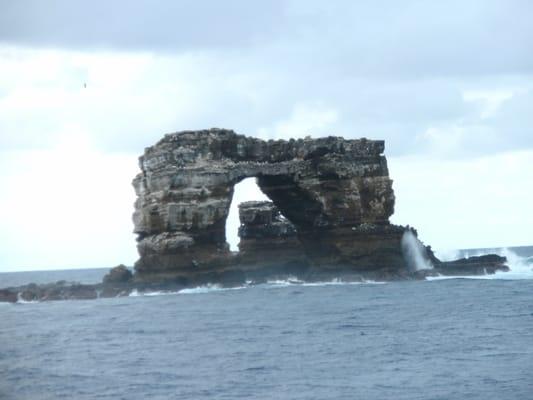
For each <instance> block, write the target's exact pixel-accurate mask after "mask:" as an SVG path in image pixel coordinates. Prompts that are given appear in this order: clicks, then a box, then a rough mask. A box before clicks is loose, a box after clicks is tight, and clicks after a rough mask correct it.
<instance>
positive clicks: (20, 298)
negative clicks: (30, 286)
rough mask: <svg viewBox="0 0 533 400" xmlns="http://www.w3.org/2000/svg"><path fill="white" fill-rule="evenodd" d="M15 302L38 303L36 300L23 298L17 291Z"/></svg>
mask: <svg viewBox="0 0 533 400" xmlns="http://www.w3.org/2000/svg"><path fill="white" fill-rule="evenodd" d="M17 303H19V304H35V303H39V301H38V300H24V299H23V298H22V296H21V295H20V293H17Z"/></svg>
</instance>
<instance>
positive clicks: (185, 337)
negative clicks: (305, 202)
mask: <svg viewBox="0 0 533 400" xmlns="http://www.w3.org/2000/svg"><path fill="white" fill-rule="evenodd" d="M519 261H520V263H519V265H517V266H516V268H514V270H513V271H511V272H512V273H514V275H513V274H511V275H510V276H511V277H512V279H508V278H507V277H508V276H500V275H496V276H493V277H491V279H442V280H439V279H437V280H432V281H420V282H391V283H384V284H377V283H367V284H352V285H350V284H326V283H324V284H314V285H296V284H288V283H283V282H277V283H276V282H273V283H271V284H267V285H262V286H256V287H246V288H240V289H233V290H222V289H216V288H198V289H190V290H186V291H183V292H180V293H174V294H166V295H162V294H159V295H153V296H148V295H145V296H131V297H126V298H113V299H98V300H88V301H82V300H76V301H57V302H43V303H25V304H18V303H17V304H0V321H1V322H0V399H15V400H19V399H21V400H24V399H28V400H29V399H31V400H34V399H43V400H47V399H62V398H64V399H127V400H134V399H238V398H245V399H388V398H394V399H409V400H415V399H442V400H445V399H446V400H448V399H469V400H471V399H483V400H490V399H498V400H501V399H525V400H526V399H527V400H529V399H532V398H533V279H532V278H533V265H532V264H531V262H530V260H529V261H528V260H527V259H525V260H524V259H520V260H519ZM64 272H65V274H64V276H63V279H66V280H84V279H85V280H89V278H88V276H87V273H88V272H87V271H77V272H76V271H68V272H67V271H64ZM104 272H105V270H103V271H102V270H100V273H104ZM91 273H93V274H96V272H95V271H92V272H91ZM25 274H28V275H27V276H26V278H30V275H31V274H33V273H29V272H28V273H25ZM76 274H78V279H76V277H75V275H76ZM0 275H4V274H0ZM82 275H83V276H85V278H80V277H81V276H82ZM0 278H1V276H0ZM3 278H5V276H4V277H3ZM54 279H56V278H55V277H54ZM29 280H31V279H29ZM27 281H28V279H26V282H24V283H27ZM0 282H2V281H0ZM4 282H5V279H4ZM0 286H4V285H3V284H1V285H0Z"/></svg>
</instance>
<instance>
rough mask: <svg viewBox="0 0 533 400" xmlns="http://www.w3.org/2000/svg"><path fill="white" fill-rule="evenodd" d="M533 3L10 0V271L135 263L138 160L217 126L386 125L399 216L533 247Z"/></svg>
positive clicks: (424, 226) (5, 257) (4, 227)
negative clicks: (156, 147)
mask: <svg viewBox="0 0 533 400" xmlns="http://www.w3.org/2000/svg"><path fill="white" fill-rule="evenodd" d="M532 19H533V2H531V1H529V0H470V1H468V2H466V1H463V0H461V1H455V0H450V1H446V2H441V1H415V0H403V1H396V0H394V1H392V0H391V1H386V0H375V1H370V0H369V1H357V2H355V1H350V0H346V1H335V0H332V1H328V2H323V1H315V0H305V1H300V0H294V1H292V0H286V1H281V0H270V1H268V2H252V1H247V0H225V1H224V2H219V1H214V0H213V1H206V0H194V1H193V0H179V1H175V0H154V1H141V0H137V1H133V0H115V1H112V2H109V1H103V0H93V1H90V2H87V1H80V0H48V1H46V2H43V1H39V0H17V1H11V0H0V272H1V271H15V270H37V269H62V268H90V267H111V266H114V265H117V264H119V263H124V264H127V265H132V264H133V263H134V261H135V260H136V258H137V253H136V248H135V236H134V235H133V233H132V230H133V224H132V221H131V214H132V212H133V202H134V200H135V195H134V192H133V188H132V186H131V181H132V179H133V177H134V176H135V175H136V174H137V173H138V172H139V169H138V164H137V158H138V156H139V155H141V154H142V152H143V150H144V148H145V147H147V146H150V145H152V144H154V143H155V142H156V141H157V140H158V139H160V138H161V137H162V136H163V135H164V134H165V133H169V132H175V131H180V130H186V129H187V130H189V129H203V128H211V127H220V128H228V129H234V130H235V131H237V132H238V133H241V134H246V135H251V136H257V137H261V138H264V139H270V138H275V139H279V138H282V139H289V138H291V137H294V138H298V137H304V136H307V135H310V136H312V137H320V136H324V135H335V136H343V137H345V138H360V137H366V138H371V139H384V140H385V142H386V150H385V154H386V156H387V159H388V162H389V170H390V175H391V178H392V179H393V180H394V183H393V188H394V190H395V194H396V199H397V201H396V207H395V209H396V211H395V214H394V216H393V217H392V222H394V223H398V224H409V225H411V226H414V227H416V228H417V229H418V232H419V237H420V238H421V239H422V241H424V242H425V243H426V244H430V245H431V246H432V247H433V248H434V249H437V250H439V251H445V250H450V249H457V248H476V247H492V246H517V245H533V234H532V233H533V228H532V227H533V212H532V211H531V207H532V205H533V185H532V182H533V168H532V167H533V51H531V43H532V40H533V24H531V20H532ZM85 86H86V87H85ZM260 195H261V194H260V193H259V192H258V190H257V188H256V187H255V184H254V182H253V180H252V181H246V182H244V183H243V184H241V185H240V186H239V187H238V188H237V192H236V198H238V200H247V199H255V198H259V196H260ZM232 207H233V208H235V204H234V205H232ZM235 217H236V216H235V212H234V211H233V212H232V214H231V218H230V220H229V222H228V225H229V228H230V230H231V231H232V232H234V231H235V228H236V224H237V221H236V219H235ZM232 235H233V236H232V238H230V241H231V243H232V245H233V246H235V244H236V238H235V237H234V234H232Z"/></svg>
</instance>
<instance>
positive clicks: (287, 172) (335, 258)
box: [133, 129, 404, 281]
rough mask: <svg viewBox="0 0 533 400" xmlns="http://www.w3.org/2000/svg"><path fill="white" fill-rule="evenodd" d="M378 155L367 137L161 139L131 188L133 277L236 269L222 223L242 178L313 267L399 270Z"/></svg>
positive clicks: (196, 135)
mask: <svg viewBox="0 0 533 400" xmlns="http://www.w3.org/2000/svg"><path fill="white" fill-rule="evenodd" d="M383 151H384V142H383V141H374V140H367V139H359V140H345V139H343V138H339V137H327V138H320V139H298V140H289V141H285V140H277V141H272V140H271V141H263V140H261V139H257V138H251V137H246V136H243V135H237V134H236V133H235V132H233V131H229V130H222V129H211V130H205V131H190V132H179V133H175V134H170V135H166V136H165V137H164V138H163V139H162V140H161V141H159V142H158V143H157V144H156V145H154V146H152V147H149V148H147V149H146V150H145V153H144V155H143V156H142V157H141V158H140V167H141V173H140V174H139V175H138V176H137V177H136V178H135V180H134V182H133V184H134V187H135V190H136V193H137V196H138V197H137V201H136V203H135V213H134V216H133V219H134V224H135V232H136V233H137V234H138V250H139V254H140V259H139V260H138V261H137V263H136V265H135V270H136V274H135V276H136V279H137V280H141V281H157V280H168V279H170V278H172V277H184V278H187V279H190V278H193V277H194V276H197V275H201V274H205V273H207V272H220V271H225V270H228V269H235V266H236V262H237V263H238V259H237V260H236V258H235V256H234V255H233V254H232V253H231V252H230V251H229V247H228V244H227V243H226V237H225V223H226V218H227V216H228V212H229V207H230V203H231V199H232V196H233V187H234V185H235V184H236V183H238V182H239V181H241V180H242V179H244V178H247V177H256V178H257V183H258V185H259V187H260V188H261V190H262V191H263V192H264V193H265V194H266V195H267V196H268V197H269V198H270V199H271V200H272V201H273V203H274V204H275V206H276V207H277V209H278V210H279V211H280V212H281V213H282V214H283V215H284V216H285V217H286V218H287V219H288V220H289V221H290V222H291V223H292V224H293V225H294V227H295V229H296V231H297V237H298V240H299V241H300V243H301V245H302V247H303V249H304V252H305V254H306V257H307V259H308V260H309V262H310V263H311V265H312V266H314V267H318V266H324V267H325V268H330V267H337V266H342V267H343V268H346V267H353V268H354V269H356V270H357V269H361V270H365V269H368V268H395V269H399V268H402V267H404V261H403V257H402V255H401V249H400V246H399V243H400V240H401V236H402V232H403V230H404V228H402V227H394V226H391V225H390V224H389V217H390V215H391V214H392V213H393V211H394V193H393V190H392V181H391V179H390V178H389V173H388V168H387V161H386V159H385V157H384V156H383V155H382V153H383ZM239 269H241V268H239Z"/></svg>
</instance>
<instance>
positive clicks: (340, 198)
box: [0, 129, 508, 301]
mask: <svg viewBox="0 0 533 400" xmlns="http://www.w3.org/2000/svg"><path fill="white" fill-rule="evenodd" d="M384 149H385V143H384V141H382V140H368V139H356V140H347V139H343V138H342V137H332V136H330V137H325V138H318V139H311V138H305V139H297V140H295V139H291V140H268V141H265V140H261V139H258V138H253V137H248V136H244V135H239V134H237V133H235V132H234V131H232V130H226V129H209V130H200V131H184V132H177V133H172V134H168V135H165V136H164V137H163V139H161V140H160V141H159V142H158V143H156V144H155V145H153V146H151V147H148V148H146V149H145V152H144V154H143V155H142V156H141V157H140V159H139V166H140V169H141V172H140V173H139V174H138V175H137V176H136V177H135V179H134V180H133V186H134V188H135V192H136V195H137V200H136V202H135V211H134V214H133V222H134V232H135V234H136V235H137V249H138V252H139V256H140V258H139V259H138V261H137V262H136V263H135V268H134V269H135V272H134V274H133V275H131V274H128V271H127V270H126V271H125V270H124V267H122V266H121V267H118V268H119V269H118V270H111V272H110V274H109V275H108V276H107V277H106V278H105V279H104V281H103V282H102V283H101V284H96V285H79V284H78V285H65V284H62V285H60V286H59V289H58V287H57V286H58V285H57V284H56V286H53V285H54V284H52V286H51V289H50V290H51V291H52V292H53V293H55V294H56V295H55V296H52V298H49V297H50V296H48V297H47V296H45V295H43V294H42V293H44V292H46V290H45V289H46V288H44V289H43V286H37V285H34V286H32V287H31V288H30V289H33V291H32V290H30V289H28V286H30V285H27V286H25V287H21V288H7V289H2V290H0V301H1V300H3V299H4V301H13V300H14V299H17V296H18V297H20V295H21V293H22V294H23V298H24V296H27V297H29V298H31V299H40V300H49V299H57V298H96V297H110V296H117V295H125V294H129V293H130V292H131V291H132V290H139V291H143V290H175V289H178V290H179V289H180V288H184V287H192V286H198V285H204V284H220V285H223V286H237V285H242V284H245V283H248V284H254V283H262V282H265V281H268V280H271V279H296V280H300V281H325V280H332V279H338V280H345V281H360V280H365V279H373V280H397V279H423V278H424V277H426V276H431V275H439V274H443V275H472V274H486V273H494V272H496V271H498V270H501V271H506V270H508V267H507V266H506V265H505V262H506V260H505V258H503V257H499V256H497V255H487V256H481V257H471V258H468V259H461V260H456V261H452V262H442V261H440V260H438V259H437V258H436V257H435V255H434V254H433V252H432V251H431V248H430V247H426V246H424V245H423V244H422V243H421V242H420V241H419V240H418V238H417V233H416V231H415V230H414V229H413V228H410V227H408V226H407V227H404V226H398V225H393V224H391V223H390V220H389V218H390V216H391V215H392V214H393V212H394V201H395V197H394V191H393V189H392V180H391V179H390V177H389V170H388V167H387V160H386V158H385V156H384V155H383V152H384ZM250 177H255V178H256V181H257V185H258V186H259V188H260V189H261V191H262V192H263V193H264V194H265V195H266V196H267V197H268V198H269V199H270V200H271V201H261V202H258V201H254V202H246V203H242V204H240V205H239V218H240V224H241V225H240V228H239V236H240V239H241V241H240V244H239V251H238V252H232V251H230V248H229V245H228V243H227V241H226V219H227V217H228V214H229V209H230V204H231V201H232V198H233V192H234V186H235V185H236V184H237V183H239V182H240V181H242V180H243V179H245V178H250ZM48 286H50V285H48ZM62 288H63V289H62ZM73 288H74V289H73ZM28 290H30V293H28ZM76 291H79V293H80V294H81V295H80V296H79V297H77V296H76ZM17 293H18V295H17ZM24 293H26V294H25V295H24ZM36 293H37V294H36Z"/></svg>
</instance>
